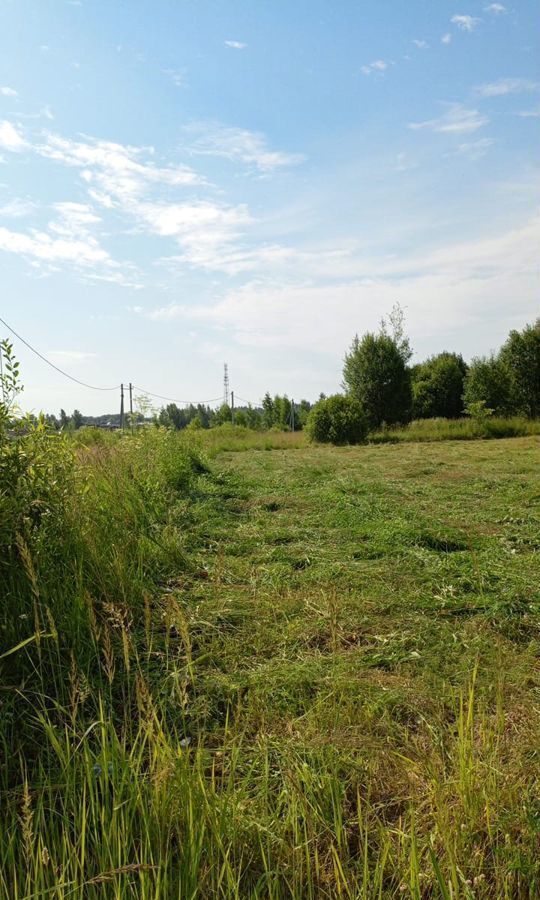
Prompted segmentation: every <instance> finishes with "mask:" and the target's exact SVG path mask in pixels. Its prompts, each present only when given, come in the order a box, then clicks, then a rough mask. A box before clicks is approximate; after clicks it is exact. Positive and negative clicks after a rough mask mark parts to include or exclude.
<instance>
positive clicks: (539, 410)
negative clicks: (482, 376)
mask: <svg viewBox="0 0 540 900" xmlns="http://www.w3.org/2000/svg"><path fill="white" fill-rule="evenodd" d="M501 361H502V363H503V364H504V365H505V366H506V368H507V369H508V371H509V373H510V378H511V381H512V390H513V395H514V401H515V403H516V407H517V408H518V409H519V410H520V411H522V412H524V413H525V415H527V416H529V418H531V419H535V418H537V417H538V416H540V319H537V320H536V322H535V323H534V324H533V325H527V326H526V327H525V328H524V329H523V331H511V332H510V334H509V336H508V340H507V341H506V343H505V344H504V346H503V348H502V350H501Z"/></svg>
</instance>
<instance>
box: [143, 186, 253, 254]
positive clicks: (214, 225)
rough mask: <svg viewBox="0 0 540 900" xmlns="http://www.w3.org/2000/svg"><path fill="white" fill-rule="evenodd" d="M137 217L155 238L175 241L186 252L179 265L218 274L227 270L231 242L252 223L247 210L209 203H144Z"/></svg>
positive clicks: (242, 207) (241, 207) (243, 207)
mask: <svg viewBox="0 0 540 900" xmlns="http://www.w3.org/2000/svg"><path fill="white" fill-rule="evenodd" d="M136 212H137V216H138V218H139V220H140V221H142V222H143V223H144V225H145V227H146V228H147V229H148V230H150V231H151V232H152V233H153V234H156V235H159V236H161V237H170V238H174V239H175V240H176V241H177V243H178V245H179V247H180V249H181V250H182V251H183V252H182V254H181V256H180V257H176V260H177V261H182V262H186V263H189V264H190V265H195V266H200V267H201V268H208V269H214V270H216V271H220V270H225V269H226V256H227V252H228V249H229V247H230V244H231V242H233V241H235V240H237V239H238V238H239V237H241V234H242V231H241V229H242V227H243V226H245V225H246V224H248V223H250V222H251V217H250V215H249V213H248V210H247V208H246V207H245V206H236V207H228V206H218V205H217V204H215V203H210V202H203V201H201V202H198V203H172V204H171V203H169V204H160V203H152V202H142V203H139V204H138V206H137V210H136Z"/></svg>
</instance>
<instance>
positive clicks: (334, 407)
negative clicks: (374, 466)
mask: <svg viewBox="0 0 540 900" xmlns="http://www.w3.org/2000/svg"><path fill="white" fill-rule="evenodd" d="M306 430H307V433H308V436H309V438H310V440H312V441H319V442H320V443H322V444H361V443H362V442H363V441H365V439H366V437H367V433H368V425H367V419H366V416H365V414H364V411H363V409H362V406H361V404H360V403H359V402H358V401H357V400H355V399H354V398H353V397H347V396H343V395H342V394H334V395H333V396H332V397H327V398H325V399H324V400H319V401H318V403H316V404H315V406H314V407H313V409H312V410H311V412H310V414H309V416H308V420H307V425H306Z"/></svg>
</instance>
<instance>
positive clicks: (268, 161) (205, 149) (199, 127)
mask: <svg viewBox="0 0 540 900" xmlns="http://www.w3.org/2000/svg"><path fill="white" fill-rule="evenodd" d="M186 131H187V133H188V134H191V135H193V136H194V137H195V141H194V143H193V144H192V145H191V148H190V149H191V152H192V153H195V154H199V155H203V156H221V157H223V158H224V159H230V160H237V161H239V162H243V163H246V164H247V165H248V166H255V167H256V168H257V169H259V171H261V172H264V173H269V172H272V171H274V170H275V169H279V168H283V167H284V166H295V165H298V164H299V163H301V162H303V160H304V158H305V157H304V156H303V155H302V154H301V153H286V152H284V151H282V150H270V149H269V148H268V146H267V143H266V138H265V137H264V135H263V134H260V133H258V132H254V131H248V130H247V129H245V128H229V127H227V126H225V125H220V124H219V123H212V122H206V123H205V122H199V123H195V124H193V125H191V126H189V127H188V128H187V129H186Z"/></svg>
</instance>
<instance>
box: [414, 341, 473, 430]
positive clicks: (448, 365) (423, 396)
mask: <svg viewBox="0 0 540 900" xmlns="http://www.w3.org/2000/svg"><path fill="white" fill-rule="evenodd" d="M466 373H467V365H466V363H465V362H464V360H463V357H462V356H459V355H458V354H457V353H446V352H445V353H439V354H437V356H431V357H430V358H429V359H427V360H426V361H425V362H423V363H419V364H418V365H416V366H413V368H412V369H411V378H412V397H413V410H412V414H413V418H414V419H431V418H434V417H435V416H444V417H445V418H447V419H456V418H457V417H458V416H460V415H461V414H462V412H463V381H464V378H465V375H466Z"/></svg>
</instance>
